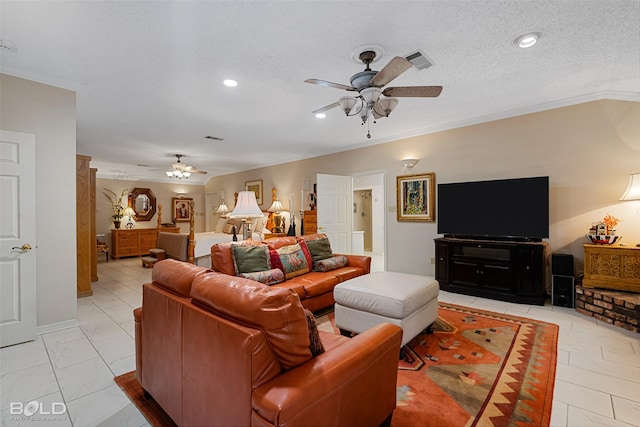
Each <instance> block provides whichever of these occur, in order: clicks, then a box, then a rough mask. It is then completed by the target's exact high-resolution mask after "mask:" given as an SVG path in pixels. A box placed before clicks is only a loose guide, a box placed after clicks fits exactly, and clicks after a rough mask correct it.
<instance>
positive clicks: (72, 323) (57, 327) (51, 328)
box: [36, 319, 80, 335]
mask: <svg viewBox="0 0 640 427" xmlns="http://www.w3.org/2000/svg"><path fill="white" fill-rule="evenodd" d="M76 326H80V322H78V319H71V320H65V321H63V322H56V323H50V324H48V325H43V326H38V327H37V329H36V333H37V334H38V335H43V334H48V333H49V332H56V331H61V330H63V329H69V328H74V327H76Z"/></svg>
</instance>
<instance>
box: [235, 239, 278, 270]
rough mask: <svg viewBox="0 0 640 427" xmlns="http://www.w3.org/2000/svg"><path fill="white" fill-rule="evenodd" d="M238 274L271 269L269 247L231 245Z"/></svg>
mask: <svg viewBox="0 0 640 427" xmlns="http://www.w3.org/2000/svg"><path fill="white" fill-rule="evenodd" d="M231 251H232V254H233V265H234V266H235V269H236V276H238V275H240V273H255V272H256V271H266V270H270V269H271V265H270V263H269V249H268V248H267V247H266V246H265V245H260V246H254V245H231Z"/></svg>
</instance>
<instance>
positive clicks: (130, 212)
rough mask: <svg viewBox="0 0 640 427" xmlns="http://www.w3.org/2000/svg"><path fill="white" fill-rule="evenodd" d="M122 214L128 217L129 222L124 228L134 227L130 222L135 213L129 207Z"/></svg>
mask: <svg viewBox="0 0 640 427" xmlns="http://www.w3.org/2000/svg"><path fill="white" fill-rule="evenodd" d="M123 214H124V215H128V216H129V222H127V225H125V227H126V228H133V227H134V226H135V225H134V223H133V221H132V220H131V217H132V216H135V215H136V211H134V210H133V208H132V207H131V206H129V207H127V208H126V209H125V210H124V212H123Z"/></svg>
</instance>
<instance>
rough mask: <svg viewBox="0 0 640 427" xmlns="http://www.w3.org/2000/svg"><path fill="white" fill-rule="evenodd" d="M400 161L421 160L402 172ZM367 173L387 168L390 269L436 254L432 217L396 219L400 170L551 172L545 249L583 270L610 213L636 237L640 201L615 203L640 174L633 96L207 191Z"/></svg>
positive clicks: (277, 171) (468, 175)
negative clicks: (593, 234)
mask: <svg viewBox="0 0 640 427" xmlns="http://www.w3.org/2000/svg"><path fill="white" fill-rule="evenodd" d="M391 120H393V118H392V119H391ZM403 158H416V159H420V161H419V163H418V164H417V165H416V166H415V167H414V168H413V169H411V170H410V171H408V170H407V169H405V168H404V167H403V165H402V163H401V159H403ZM371 170H382V171H385V180H386V182H385V193H386V204H387V205H386V224H385V227H384V228H385V232H386V239H387V252H388V254H387V260H388V264H387V269H388V270H390V271H402V272H407V273H415V274H431V275H432V274H434V272H435V266H434V265H433V264H431V263H430V261H431V258H433V257H434V256H435V254H434V253H435V251H434V243H433V239H434V238H436V237H438V235H437V233H436V230H437V227H436V223H435V222H433V223H426V222H423V223H410V222H397V220H396V214H395V211H396V176H399V175H409V174H419V173H426V172H435V176H436V183H446V182H460V181H476V180H486V179H503V178H517V177H529V176H546V175H548V176H549V178H550V212H549V217H550V235H551V236H550V238H549V240H548V242H549V249H550V251H561V252H564V253H572V254H573V255H574V256H575V257H576V258H577V259H576V264H577V270H578V271H580V270H581V269H582V267H583V266H582V263H583V259H584V256H583V248H582V245H583V243H585V242H586V239H585V237H584V234H585V233H586V232H587V231H588V230H589V227H590V226H591V223H592V222H595V221H598V220H600V219H602V218H603V217H604V215H606V214H607V213H610V214H611V215H614V216H616V217H618V218H621V219H622V220H623V221H622V222H621V223H620V224H619V225H618V227H617V229H618V234H621V235H623V240H622V241H623V242H626V243H627V244H630V245H635V244H636V243H640V201H634V202H620V201H618V198H619V197H620V195H621V194H622V192H623V191H624V190H625V188H626V186H627V182H628V179H629V174H631V173H635V172H640V104H639V103H637V102H628V101H608V100H604V101H595V102H588V103H584V104H579V105H574V106H570V107H564V108H558V109H554V110H548V111H544V112H539V113H534V114H527V115H523V116H520V117H514V118H510V119H504V120H498V121H494V122H490V123H484V124H479V125H473V126H468V127H464V128H460V129H454V130H449V131H443V132H438V133H433V134H429V135H423V136H418V137H414V138H410V139H405V140H401V141H395V142H390V143H386V144H379V145H374V146H371V147H367V148H361V149H357V150H351V151H345V152H342V153H337V154H332V155H328V156H321V157H316V158H313V159H307V160H302V161H298V162H291V163H285V164H282V165H278V166H272V167H268V168H261V169H255V170H251V171H246V172H242V173H237V174H230V175H225V176H221V177H214V178H212V179H211V180H210V181H209V182H208V183H207V184H206V185H205V188H206V191H219V190H224V191H225V192H226V193H227V194H233V192H234V191H238V190H240V189H242V185H243V182H244V181H245V180H253V179H263V180H264V184H265V185H264V187H265V189H267V188H268V189H270V188H271V187H272V186H275V187H276V188H277V190H278V193H279V194H281V193H284V194H285V195H288V194H291V193H295V194H300V190H301V189H302V186H303V181H304V179H305V178H308V179H310V180H311V182H312V183H313V182H315V175H316V174H317V173H326V174H338V175H350V174H357V173H361V172H365V171H371ZM298 197H299V196H298ZM281 198H284V199H285V200H287V199H288V198H289V197H288V196H287V197H281ZM297 203H298V202H296V204H297ZM436 208H437V207H436ZM436 220H437V218H436Z"/></svg>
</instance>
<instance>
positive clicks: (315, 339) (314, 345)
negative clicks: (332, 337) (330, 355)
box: [304, 308, 324, 357]
mask: <svg viewBox="0 0 640 427" xmlns="http://www.w3.org/2000/svg"><path fill="white" fill-rule="evenodd" d="M304 314H305V315H306V316H307V325H308V326H309V342H310V344H309V350H311V354H312V355H313V357H316V356H317V355H319V354H322V353H324V345H323V344H322V340H321V339H320V334H319V333H318V325H317V324H316V317H315V316H314V315H313V313H312V312H311V310H309V309H308V308H305V309H304Z"/></svg>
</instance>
